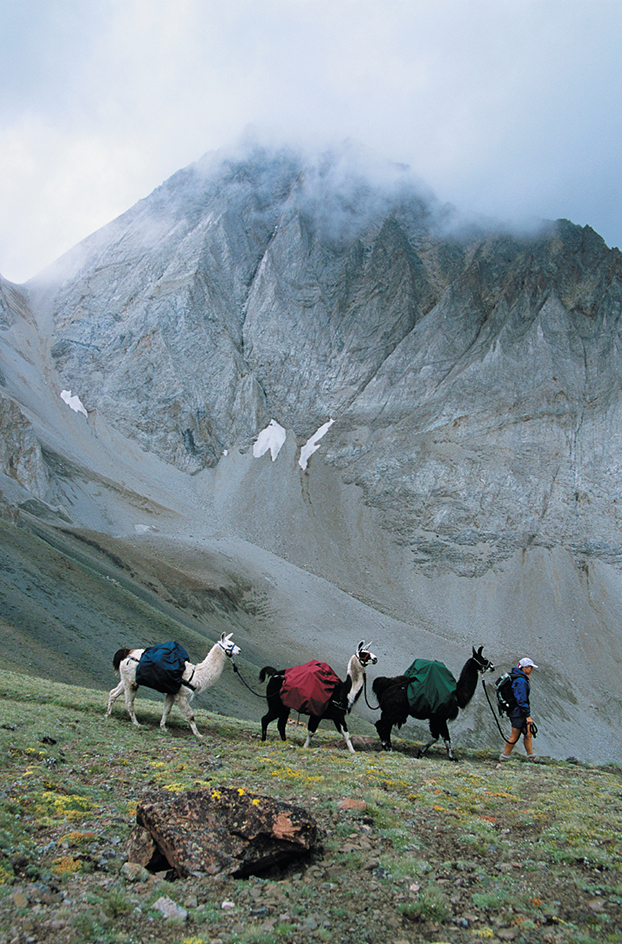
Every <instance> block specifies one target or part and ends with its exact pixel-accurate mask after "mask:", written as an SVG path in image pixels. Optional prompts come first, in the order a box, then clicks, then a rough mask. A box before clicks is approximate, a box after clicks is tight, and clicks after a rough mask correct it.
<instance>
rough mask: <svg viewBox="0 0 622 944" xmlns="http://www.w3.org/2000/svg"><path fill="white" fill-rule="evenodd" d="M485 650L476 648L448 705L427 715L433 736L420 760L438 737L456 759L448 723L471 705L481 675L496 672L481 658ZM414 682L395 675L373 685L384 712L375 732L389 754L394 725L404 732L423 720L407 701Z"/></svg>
mask: <svg viewBox="0 0 622 944" xmlns="http://www.w3.org/2000/svg"><path fill="white" fill-rule="evenodd" d="M483 648H484V647H483V646H480V647H479V649H478V650H477V651H476V650H475V647H473V655H472V656H471V657H470V658H469V659H467V661H466V662H465V664H464V666H463V667H462V672H461V673H460V678H459V679H458V682H457V685H456V690H455V692H453V694H452V696H451V697H450V698H449V699H448V700H447V701H445V703H444V704H443V705H442V706H441V707H440V708H439V709H438V710H437V711H434V712H430V713H429V714H428V715H425V718H426V719H427V720H428V721H429V723H430V734H431V735H432V738H431V740H430V741H429V742H428V743H427V744H426V745H425V747H424V748H422V750H421V751H420V752H419V757H423V755H424V754H425V753H426V751H427V750H428V748H430V747H431V746H432V744H435V743H436V741H438V739H439V737H442V738H443V741H444V742H445V747H446V749H447V755H448V756H449V758H450V760H455V759H456V758H455V756H454V753H453V751H452V749H451V738H450V736H449V729H448V727H447V722H448V721H455V720H456V718H457V717H458V712H459V711H460V710H461V709H462V708H466V706H467V705H468V704H469V702H470V701H471V699H472V698H473V695H474V694H475V689H476V688H477V680H478V678H479V676H480V674H483V673H484V672H487V671H490V672H492V671H494V668H495V667H494V665H493V664H492V662H489V661H488V659H486V658H484V656H483V655H482V649H483ZM411 682H412V679H410V678H408V677H407V676H405V675H396V676H394V678H386V677H384V676H380V677H379V678H377V679H375V681H374V683H373V685H372V688H373V691H374V694H375V696H376V698H377V699H378V702H379V704H380V710H381V715H380V720H379V721H376V730H377V732H378V736H379V738H380V741H381V742H382V746H383V748H384V749H385V750H387V751H390V750H391V749H392V745H391V729H392V727H393V725H397V726H398V728H401V726H402V725H403V724H404V723H405V721H407V720H408V718H409V717H418V718H419V719H420V720H423V717H422V715H421V714H420V713H417V715H414V713H413V712H412V710H411V705H410V702H409V699H408V685H409V683H411Z"/></svg>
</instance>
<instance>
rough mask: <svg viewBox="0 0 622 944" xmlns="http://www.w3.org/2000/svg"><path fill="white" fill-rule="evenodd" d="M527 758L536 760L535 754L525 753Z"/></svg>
mask: <svg viewBox="0 0 622 944" xmlns="http://www.w3.org/2000/svg"><path fill="white" fill-rule="evenodd" d="M527 760H531V761H536V760H538V755H537V754H527Z"/></svg>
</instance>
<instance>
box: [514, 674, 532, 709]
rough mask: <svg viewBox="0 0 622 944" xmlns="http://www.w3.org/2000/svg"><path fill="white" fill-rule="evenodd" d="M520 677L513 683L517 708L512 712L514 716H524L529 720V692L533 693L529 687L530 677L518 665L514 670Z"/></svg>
mask: <svg viewBox="0 0 622 944" xmlns="http://www.w3.org/2000/svg"><path fill="white" fill-rule="evenodd" d="M512 672H514V673H515V674H516V675H517V676H518V677H517V678H515V679H514V681H513V682H512V691H513V692H514V697H515V698H516V708H515V709H514V711H513V712H512V714H513V715H516V716H519V715H520V716H522V717H523V718H529V716H530V715H531V708H530V707H529V692H530V691H531V688H530V685H529V677H528V676H527V675H525V673H524V672H523V670H522V669H519V668H518V666H517V665H515V666H514V668H513V669H512Z"/></svg>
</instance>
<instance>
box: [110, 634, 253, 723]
mask: <svg viewBox="0 0 622 944" xmlns="http://www.w3.org/2000/svg"><path fill="white" fill-rule="evenodd" d="M231 636H232V633H229V634H228V635H226V634H225V633H223V634H222V636H221V637H220V639H219V640H218V642H216V643H214V645H213V646H212V648H211V649H210V651H209V652H208V653H207V656H206V657H205V659H204V660H203V662H199V663H197V665H193V664H192V663H191V662H186V668H185V670H184V674H183V676H182V678H183V680H184V681H185V682H190V683H191V684H192V688H188V687H186V686H185V685H182V687H181V688H180V689H179V691H178V692H177V694H176V695H165V696H164V708H163V710H162V718H161V719H160V727H161V728H162V730H163V731H164V730H165V729H166V721H167V718H168V716H169V714H170V712H171V708H172V707H173V705H177V707H178V708H179V710H180V711H181V713H182V715H183V716H184V718H185V719H186V721H187V722H188V724H189V725H190V727H191V728H192V733H193V734H195V735H196V736H197V737H198V738H202V737H203V735H202V734H200V733H199V729H198V728H197V726H196V724H195V722H194V714H193V712H192V708H191V707H190V702H191V701H192V699H193V698H194V696H195V695H200V694H201V692H204V691H205V689H206V688H210V686H212V685H214V684H215V683H216V682H217V681H218V679H219V678H220V675H221V673H222V670H223V669H224V667H225V662H226V661H227V656H237V655H238V653H239V652H240V650H239V648H238V646H236V645H235V643H234V642H232V641H231ZM144 651H145V650H144V649H132V650H131V651H130V652H129V655H127V656H126V657H125V659H123V660H122V662H120V664H119V677H120V682H119V684H118V685H117V686H116V688H113V689H112V690H111V692H110V694H109V695H108V708H107V709H106V717H108V716H109V715H110V712H111V711H112V706H113V705H114V703H115V701H116V700H117V698H118V697H119V695H121V694H123V696H124V698H125V707H126V709H127V713H128V714H129V716H130V718H131V719H132V724H135V725H136V727H137V728H139V727H140V724H139V722H138V721H137V720H136V714H135V712H134V699H135V698H136V692H137V691H138V688H139V686H138V685H137V684H136V669H137V667H138V663H139V662H140V657H141V656H142V654H143V652H144Z"/></svg>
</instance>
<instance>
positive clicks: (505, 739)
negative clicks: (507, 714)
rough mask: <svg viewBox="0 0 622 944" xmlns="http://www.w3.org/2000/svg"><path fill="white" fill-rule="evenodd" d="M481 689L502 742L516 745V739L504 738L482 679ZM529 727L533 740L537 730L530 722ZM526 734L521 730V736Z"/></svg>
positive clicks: (533, 723)
mask: <svg viewBox="0 0 622 944" xmlns="http://www.w3.org/2000/svg"><path fill="white" fill-rule="evenodd" d="M482 688H483V689H484V694H485V695H486V701H487V702H488V704H489V705H490V710H491V711H492V716H493V718H494V719H495V723H496V725H497V727H498V728H499V734H500V735H501V737H502V738H503V740H504V741H505V743H506V744H516V742H517V741H518V738H516V741H512V740H511V739H508V738H506V736H505V734H504V733H503V731H502V730H501V725H500V724H499V719H498V718H497V716H496V714H495V709H494V708H493V707H492V703H491V701H490V698H489V697H488V689H487V688H486V682H485V681H484V679H482ZM529 727H530V728H531V736H532V737H534V738H535V737H536V735H537V734H538V729H537V727H536V725H535V722H533V721H530V722H529ZM526 733H527V732H526V730H525V729H523V730H521V734H526ZM519 736H520V735H519Z"/></svg>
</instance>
